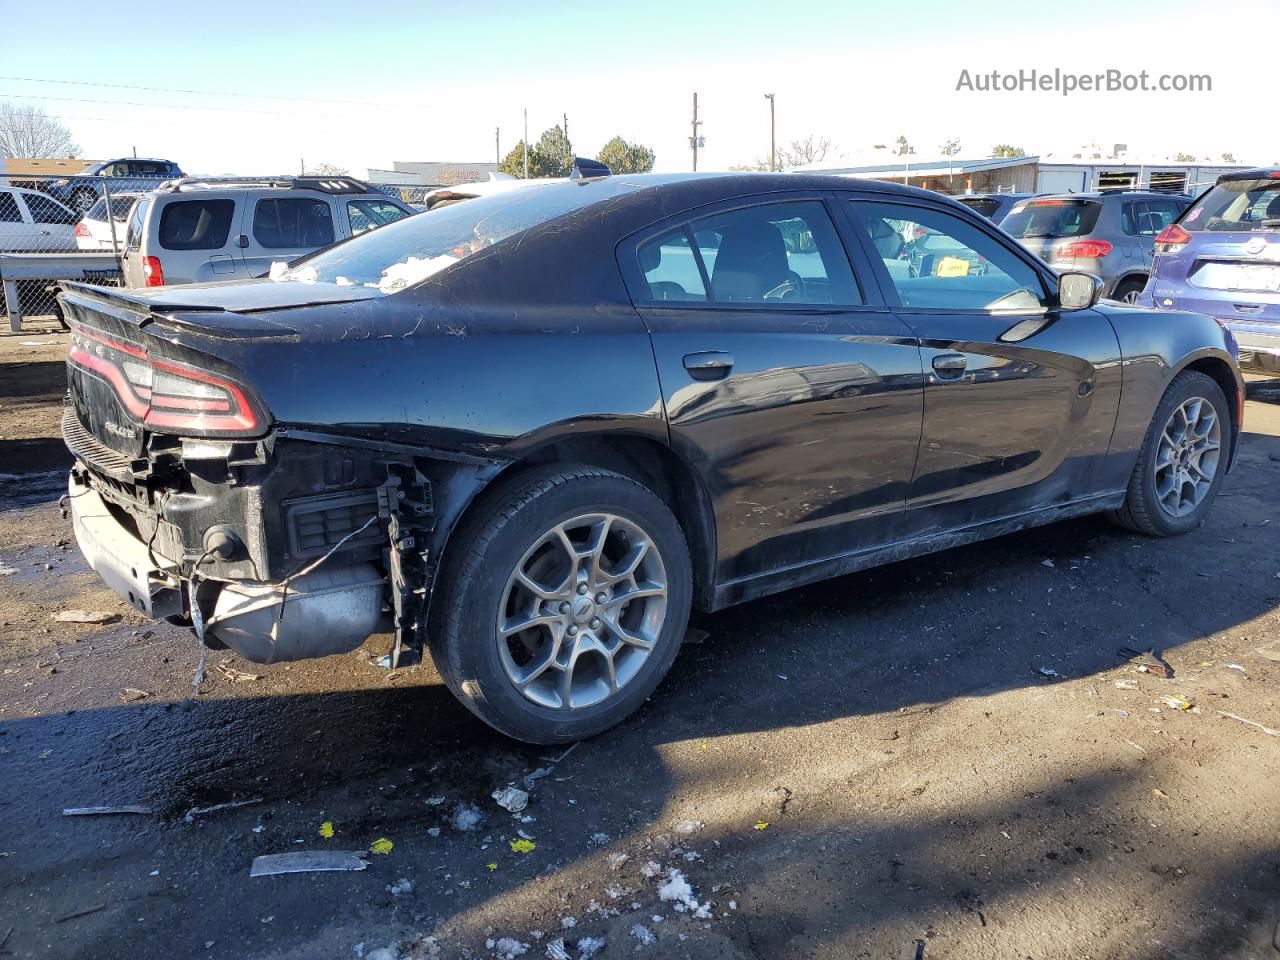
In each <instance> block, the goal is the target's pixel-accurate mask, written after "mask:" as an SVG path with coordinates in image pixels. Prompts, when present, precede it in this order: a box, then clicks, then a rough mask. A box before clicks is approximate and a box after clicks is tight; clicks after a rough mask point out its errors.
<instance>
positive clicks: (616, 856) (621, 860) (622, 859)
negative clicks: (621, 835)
mask: <svg viewBox="0 0 1280 960" xmlns="http://www.w3.org/2000/svg"><path fill="white" fill-rule="evenodd" d="M630 859H631V857H630V856H628V855H627V854H625V853H622V852H620V851H619V852H617V853H611V854H609V857H608V860H609V869H610V870H621V869H622V865H623V864H625V863H626V862H627V861H628V860H630Z"/></svg>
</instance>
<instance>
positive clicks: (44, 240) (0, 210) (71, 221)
mask: <svg viewBox="0 0 1280 960" xmlns="http://www.w3.org/2000/svg"><path fill="white" fill-rule="evenodd" d="M79 219H80V218H79V217H78V216H76V214H75V213H73V212H72V211H71V210H70V209H68V208H67V207H66V206H64V205H63V204H61V203H59V202H58V201H57V200H54V199H52V198H51V197H47V196H45V195H44V194H43V193H40V192H39V191H38V190H24V189H23V188H21V187H3V186H0V250H3V251H8V252H12V253H49V252H51V251H55V250H74V249H75V248H76V241H75V225H76V221H77V220H79Z"/></svg>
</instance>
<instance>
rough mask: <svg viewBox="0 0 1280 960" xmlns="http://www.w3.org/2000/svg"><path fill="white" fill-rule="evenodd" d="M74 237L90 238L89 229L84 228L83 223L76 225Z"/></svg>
mask: <svg viewBox="0 0 1280 960" xmlns="http://www.w3.org/2000/svg"><path fill="white" fill-rule="evenodd" d="M76 236H77V237H88V236H90V234H89V228H88V227H86V226H85V225H84V221H81V222H80V223H77V224H76Z"/></svg>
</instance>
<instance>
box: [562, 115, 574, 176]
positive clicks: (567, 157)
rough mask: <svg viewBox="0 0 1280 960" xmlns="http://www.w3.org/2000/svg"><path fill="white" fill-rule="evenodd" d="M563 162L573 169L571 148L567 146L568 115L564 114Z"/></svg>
mask: <svg viewBox="0 0 1280 960" xmlns="http://www.w3.org/2000/svg"><path fill="white" fill-rule="evenodd" d="M564 162H565V165H566V166H567V167H569V168H570V169H573V147H572V146H570V145H569V115H568V114H567V113H566V114H564Z"/></svg>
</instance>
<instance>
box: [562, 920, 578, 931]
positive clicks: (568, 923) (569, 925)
mask: <svg viewBox="0 0 1280 960" xmlns="http://www.w3.org/2000/svg"><path fill="white" fill-rule="evenodd" d="M577 925H578V918H577V917H561V918H560V926H561V927H563V928H564V929H565V930H572V929H573V928H574V927H576V926H577Z"/></svg>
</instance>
